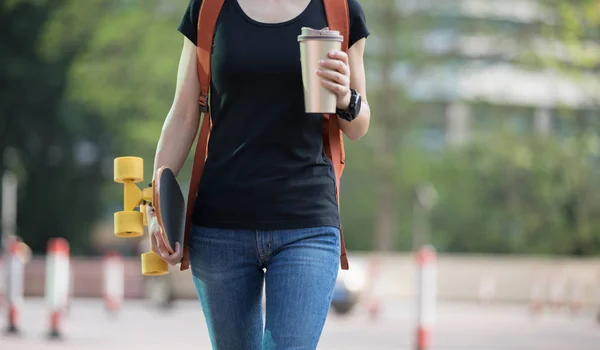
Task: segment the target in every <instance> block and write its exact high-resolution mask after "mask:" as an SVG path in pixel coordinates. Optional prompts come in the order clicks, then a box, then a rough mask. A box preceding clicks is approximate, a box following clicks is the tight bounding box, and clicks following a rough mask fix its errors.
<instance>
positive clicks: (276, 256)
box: [190, 227, 340, 350]
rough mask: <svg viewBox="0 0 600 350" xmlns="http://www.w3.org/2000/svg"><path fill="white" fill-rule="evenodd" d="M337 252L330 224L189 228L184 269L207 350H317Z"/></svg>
mask: <svg viewBox="0 0 600 350" xmlns="http://www.w3.org/2000/svg"><path fill="white" fill-rule="evenodd" d="M339 255H340V240H339V230H338V229H337V228H334V227H315V228H306V229H296V230H277V231H248V230H229V229H213V228H205V227H192V232H191V235H190V263H191V270H192V274H193V280H194V285H195V287H196V291H197V293H198V297H199V299H200V302H201V303H202V309H203V312H204V316H205V318H206V323H207V326H208V332H209V334H210V339H211V343H212V347H213V349H214V350H261V349H262V350H271V349H286V350H292V349H294V350H296V349H297V350H314V349H316V348H317V343H318V342H319V338H320V336H321V332H322V330H323V326H324V324H325V319H326V317H327V314H328V311H329V306H330V304H331V298H332V294H333V288H334V286H335V281H336V278H337V274H338V269H339ZM263 287H265V292H266V315H265V318H266V320H265V321H266V322H263V313H262V293H263ZM263 325H264V330H263Z"/></svg>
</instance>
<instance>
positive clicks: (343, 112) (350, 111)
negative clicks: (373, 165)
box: [335, 89, 362, 122]
mask: <svg viewBox="0 0 600 350" xmlns="http://www.w3.org/2000/svg"><path fill="white" fill-rule="evenodd" d="M361 103H362V99H361V97H360V94H359V93H358V91H356V90H354V89H350V105H349V106H348V108H347V109H340V108H336V110H335V114H337V115H338V116H339V117H340V118H342V119H344V120H347V121H349V122H351V121H353V120H354V119H355V118H356V117H357V116H358V113H360V107H361Z"/></svg>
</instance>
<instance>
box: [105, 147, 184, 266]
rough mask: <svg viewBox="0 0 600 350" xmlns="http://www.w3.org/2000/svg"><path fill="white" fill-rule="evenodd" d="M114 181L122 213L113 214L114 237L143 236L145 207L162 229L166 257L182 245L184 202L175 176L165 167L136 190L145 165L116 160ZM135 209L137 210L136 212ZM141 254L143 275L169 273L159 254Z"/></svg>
mask: <svg viewBox="0 0 600 350" xmlns="http://www.w3.org/2000/svg"><path fill="white" fill-rule="evenodd" d="M114 181H115V182H117V183H122V184H123V195H124V196H123V197H124V200H123V211H119V212H116V213H115V214H114V234H115V236H117V237H123V238H134V237H140V236H143V235H144V226H147V225H148V219H147V217H146V207H147V206H148V205H151V206H153V207H154V210H155V211H156V219H157V221H158V224H159V226H160V227H161V229H162V233H163V234H162V235H161V237H159V239H162V240H163V242H164V243H165V246H166V247H167V250H168V251H169V253H173V252H174V249H173V247H174V246H175V243H176V242H179V243H180V244H181V245H182V244H183V234H184V229H185V201H184V198H183V193H182V192H181V188H180V187H179V184H178V183H177V179H176V178H175V174H174V173H173V171H172V170H171V169H169V168H167V167H162V168H160V169H159V170H158V172H157V173H156V177H155V178H154V180H153V181H152V183H151V184H150V185H149V186H148V187H146V188H143V189H141V188H139V187H138V185H137V183H140V182H142V181H144V161H143V159H142V158H138V157H119V158H115V160H114ZM136 209H138V210H136ZM148 250H149V251H148V252H146V253H143V254H142V256H141V259H142V275H144V276H160V275H165V274H167V273H169V265H168V263H167V262H166V261H164V260H163V259H162V258H161V257H160V256H159V255H158V254H156V253H154V252H152V250H151V248H150V245H149V248H148Z"/></svg>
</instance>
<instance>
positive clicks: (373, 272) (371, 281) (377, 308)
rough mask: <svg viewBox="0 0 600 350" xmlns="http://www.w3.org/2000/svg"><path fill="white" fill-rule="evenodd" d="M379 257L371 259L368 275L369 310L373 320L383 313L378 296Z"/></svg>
mask: <svg viewBox="0 0 600 350" xmlns="http://www.w3.org/2000/svg"><path fill="white" fill-rule="evenodd" d="M380 265H381V264H380V262H379V258H377V257H374V258H371V259H370V260H369V269H368V274H369V275H368V277H367V281H368V282H367V283H368V285H367V295H368V299H367V311H368V314H369V316H370V317H371V319H372V320H376V319H377V318H378V317H379V315H380V314H381V303H380V301H379V298H378V297H377V281H378V279H379V274H380V269H381V268H380Z"/></svg>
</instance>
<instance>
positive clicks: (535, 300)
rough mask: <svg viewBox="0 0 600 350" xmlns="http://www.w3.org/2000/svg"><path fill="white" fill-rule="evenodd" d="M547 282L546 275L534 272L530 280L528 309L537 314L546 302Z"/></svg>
mask: <svg viewBox="0 0 600 350" xmlns="http://www.w3.org/2000/svg"><path fill="white" fill-rule="evenodd" d="M547 290H548V282H547V278H546V276H544V275H543V274H538V273H536V274H535V275H534V277H533V279H532V281H531V292H530V296H529V298H530V299H529V311H530V312H531V313H532V314H537V313H539V312H540V311H542V309H543V308H544V305H546V304H547V303H548V296H547Z"/></svg>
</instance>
